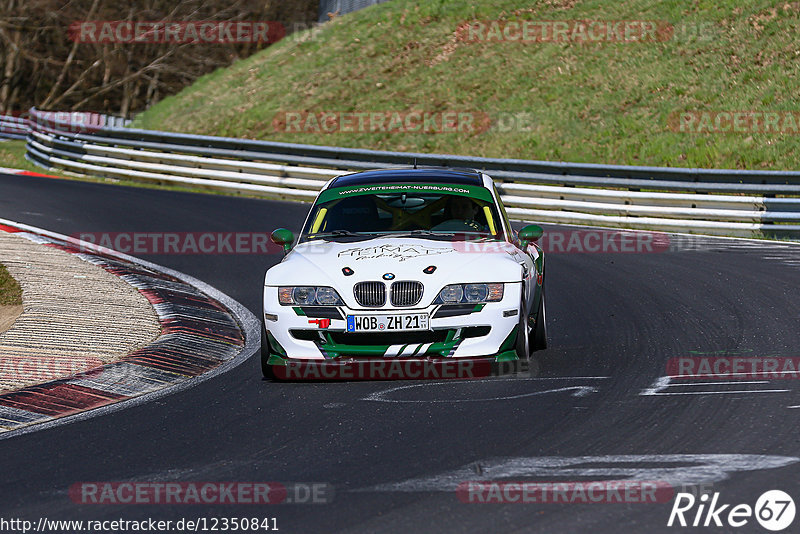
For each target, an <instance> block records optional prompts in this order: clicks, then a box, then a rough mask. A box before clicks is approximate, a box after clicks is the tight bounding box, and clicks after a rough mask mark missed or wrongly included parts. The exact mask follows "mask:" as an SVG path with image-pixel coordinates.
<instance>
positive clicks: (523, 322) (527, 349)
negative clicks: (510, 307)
mask: <svg viewBox="0 0 800 534" xmlns="http://www.w3.org/2000/svg"><path fill="white" fill-rule="evenodd" d="M530 339H531V336H530V329H529V328H528V316H527V314H526V313H525V302H524V301H523V302H520V304H519V323H517V342H516V344H515V346H514V349H515V350H516V353H517V358H519V359H520V360H526V359H528V358H529V357H530V355H531V344H530Z"/></svg>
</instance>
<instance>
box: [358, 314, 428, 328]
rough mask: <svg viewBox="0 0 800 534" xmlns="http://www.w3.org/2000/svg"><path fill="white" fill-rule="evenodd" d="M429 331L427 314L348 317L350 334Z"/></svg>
mask: <svg viewBox="0 0 800 534" xmlns="http://www.w3.org/2000/svg"><path fill="white" fill-rule="evenodd" d="M428 329H429V328H428V314H427V313H407V314H404V315H348V316H347V331H348V332H403V331H406V332H407V331H410V330H428Z"/></svg>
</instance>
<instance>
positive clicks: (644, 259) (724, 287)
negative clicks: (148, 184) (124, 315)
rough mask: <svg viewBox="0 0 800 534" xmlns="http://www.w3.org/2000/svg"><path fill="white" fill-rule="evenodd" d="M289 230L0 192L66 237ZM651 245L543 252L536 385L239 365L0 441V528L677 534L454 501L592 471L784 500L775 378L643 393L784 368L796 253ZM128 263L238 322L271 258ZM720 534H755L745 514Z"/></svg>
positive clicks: (796, 463) (88, 186)
mask: <svg viewBox="0 0 800 534" xmlns="http://www.w3.org/2000/svg"><path fill="white" fill-rule="evenodd" d="M305 213H306V206H305V205H302V204H296V203H285V202H276V201H265V200H255V199H242V198H233V197H223V196H213V195H199V194H188V193H178V192H171V191H157V190H152V189H145V188H128V187H119V186H111V185H101V184H92V183H84V182H71V181H66V180H55V179H46V178H36V177H28V176H10V175H0V217H4V218H7V219H11V220H16V221H19V222H23V223H28V224H32V225H36V226H40V227H42V228H46V229H48V230H52V231H56V232H60V233H64V234H69V235H72V234H78V233H81V232H162V231H163V232H205V231H215V232H216V231H230V232H269V231H271V230H272V229H274V228H275V227H278V226H286V227H288V228H290V229H294V230H297V229H298V228H299V226H300V224H301V223H302V220H303V218H304V216H305ZM545 230H546V232H551V233H552V232H564V231H573V230H575V229H569V228H564V227H556V226H547V227H546V228H545ZM671 243H672V245H671V246H670V247H666V248H664V249H663V250H660V251H659V252H656V253H551V254H549V255H548V257H547V299H548V300H547V314H548V326H549V343H550V348H549V349H548V350H547V351H544V352H543V353H541V374H540V375H539V376H538V377H507V378H503V379H487V380H475V381H457V382H448V383H445V384H439V383H429V382H385V381H384V382H350V383H271V382H267V381H263V380H262V379H261V371H260V363H259V360H258V358H257V357H253V358H251V359H250V360H249V361H248V362H246V363H245V364H243V365H241V366H239V367H237V368H235V369H234V370H232V371H230V372H228V373H226V374H223V375H221V376H218V377H216V378H214V379H211V380H208V381H205V382H203V383H201V384H199V385H197V386H196V387H193V388H189V389H188V390H185V391H182V392H179V393H176V394H173V395H168V396H166V397H163V398H161V399H158V400H157V401H155V402H152V403H148V404H145V405H141V406H136V407H134V408H130V409H126V410H121V411H117V412H114V413H112V414H110V415H105V416H100V417H94V418H90V419H87V420H84V421H79V422H76V423H73V424H67V425H63V426H58V427H55V428H52V429H48V430H44V431H40V432H32V433H29V434H26V435H22V436H18V437H13V438H11V439H3V440H0V472H2V477H0V497H2V505H0V513H2V516H3V517H6V518H8V517H16V518H25V519H30V520H33V521H36V520H37V519H38V518H40V517H47V518H49V519H84V520H87V519H91V520H95V519H119V518H122V519H142V518H148V517H151V518H154V519H160V520H168V519H170V520H176V519H180V518H195V519H196V518H198V517H206V518H213V517H217V518H222V517H260V518H263V517H274V518H276V520H277V526H278V527H279V529H280V531H282V532H286V533H294V532H336V531H347V532H365V533H366V532H480V533H486V532H543V533H544V532H579V531H580V532H584V531H592V532H608V533H616V532H620V531H625V532H645V531H648V532H649V531H663V532H668V531H675V530H676V529H677V530H680V529H679V528H677V527H672V528H668V527H667V520H668V518H669V515H670V510H671V507H672V504H671V503H669V502H664V503H635V504H631V503H589V504H584V503H577V504H576V503H571V504H564V503H560V504H552V503H547V504H542V503H536V504H530V503H527V504H522V503H514V504H494V503H492V504H475V505H471V504H467V503H464V502H462V501H461V500H459V498H458V496H457V494H456V491H455V485H454V483H453V481H454V480H455V481H456V484H457V482H458V481H461V480H465V479H466V480H470V479H471V480H490V479H491V480H498V479H504V480H513V481H525V480H542V481H554V480H604V479H609V478H615V477H616V475H614V473H615V471H610V470H609V469H619V470H621V471H624V472H625V474H624V476H621V478H626V477H630V478H634V479H639V480H666V481H668V482H670V483H671V484H672V485H673V486H678V485H679V484H680V483H682V482H684V483H689V484H700V485H703V486H704V487H705V489H707V490H710V491H712V492H719V493H720V496H719V500H720V502H721V503H730V504H739V503H746V504H749V505H750V506H753V505H755V503H756V500H757V498H758V497H759V496H760V495H761V494H762V493H763V492H764V491H766V490H771V489H780V490H783V491H785V492H787V493H789V494H790V495H793V496H794V497H795V499H797V498H798V497H800V439H798V432H797V428H798V422H800V421H799V418H800V387H798V382H797V380H795V379H773V380H753V379H748V380H738V381H732V380H707V379H706V380H702V379H701V380H692V379H684V382H679V383H677V384H676V383H675V381H674V380H673V381H672V382H669V381H665V380H664V379H663V378H661V377H664V376H665V375H666V374H667V365H668V362H669V360H670V359H671V358H677V357H698V356H704V355H712V356H723V355H728V356H749V357H762V356H800V351H798V347H800V309H799V308H798V302H800V299H798V296H800V291H799V290H798V281H800V247H791V246H789V245H782V244H775V243H768V242H764V243H753V242H740V241H734V240H717V239H702V238H701V239H696V240H688V239H687V240H682V239H680V238H673V240H672V241H671ZM142 257H143V258H145V259H147V260H149V261H153V262H156V263H159V264H162V265H165V266H168V267H171V268H173V269H177V270H179V271H182V272H184V273H187V274H189V275H192V276H195V277H197V278H199V279H201V280H203V281H205V282H207V283H209V284H211V285H213V286H215V287H216V288H218V289H219V290H221V291H223V292H225V293H227V294H228V295H230V296H231V297H233V298H234V299H236V300H238V301H239V302H241V303H242V304H244V305H245V306H246V307H247V308H249V309H250V310H251V311H252V312H253V313H254V314H256V315H260V313H261V309H260V296H261V285H262V281H263V275H264V271H265V270H266V269H267V268H268V267H269V266H270V265H272V264H274V263H275V262H277V261H279V260H280V255H277V254H275V255H266V256H265V255H253V254H250V255H230V254H222V255H202V254H195V255H174V254H172V255H144V256H142ZM731 382H735V383H731ZM398 388H399V389H398ZM412 401H413V402H412ZM683 455H688V456H683ZM759 455H768V457H766V458H765V457H763V456H759ZM578 457H581V458H578ZM470 473H472V475H471V478H470V475H469V474H470ZM610 474H611V475H614V476H610ZM465 477H466V478H465ZM617 478H619V477H617ZM89 481H94V482H98V481H109V482H133V481H135V482H175V481H217V482H221V481H248V482H263V481H279V482H283V483H314V482H317V483H325V484H328V485H330V486H332V487H333V491H334V493H333V496H332V497H333V498H332V502H331V503H329V504H281V505H271V506H255V505H246V504H241V505H217V506H213V507H210V506H202V505H171V506H165V505H97V504H76V503H75V502H73V501H72V500H71V499H70V497H69V495H68V489H69V488H70V486H72V485H73V484H75V483H80V482H89ZM687 517H688V518H693V517H694V511H693V512H692V514H691V515H687ZM723 517H724V516H723ZM798 524H800V519H796V520H795V525H794V528H797V525H798ZM689 530H700V529H689ZM702 530H704V531H705V530H708V529H702ZM718 530H719V531H722V529H718ZM730 530H731V529H730V527H727V526H726V527H725V531H730ZM790 530H791V529H790ZM795 531H796V530H795ZM737 532H765V530H763V529H762V528H761V527H760V526H759V525H758V523H756V521H755V520H754V519H753V518H751V519H750V521H749V523H748V524H747V525H746V526H745V527H743V528H740V529H737Z"/></svg>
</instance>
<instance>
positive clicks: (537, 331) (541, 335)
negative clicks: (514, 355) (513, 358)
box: [532, 288, 547, 351]
mask: <svg viewBox="0 0 800 534" xmlns="http://www.w3.org/2000/svg"><path fill="white" fill-rule="evenodd" d="M532 346H533V350H534V351H536V350H544V349H546V348H547V318H546V316H545V306H544V288H542V298H540V299H539V312H538V313H537V314H536V325H535V326H534V327H533V343H532Z"/></svg>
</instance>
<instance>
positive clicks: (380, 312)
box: [261, 168, 547, 378]
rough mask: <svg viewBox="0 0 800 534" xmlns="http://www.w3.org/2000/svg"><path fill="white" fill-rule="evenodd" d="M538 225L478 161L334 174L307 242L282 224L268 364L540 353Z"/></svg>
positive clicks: (280, 372) (279, 374) (267, 315)
mask: <svg viewBox="0 0 800 534" xmlns="http://www.w3.org/2000/svg"><path fill="white" fill-rule="evenodd" d="M541 235H542V229H541V227H539V226H536V225H529V226H526V227H525V228H523V229H522V230H521V231H520V232H519V234H517V233H515V232H514V231H513V230H512V228H511V225H510V224H509V221H508V217H507V215H506V212H505V208H504V207H503V204H502V202H501V201H500V197H499V195H498V193H497V190H496V188H495V187H494V184H493V182H492V179H491V178H490V177H489V176H487V175H486V174H483V173H480V172H478V171H472V170H453V169H440V168H414V169H388V170H375V171H365V172H359V173H355V174H348V175H343V176H339V177H337V178H334V179H333V180H331V181H330V182H328V183H327V184H326V185H325V187H324V188H323V189H322V191H321V192H320V193H319V196H318V197H317V199H316V201H315V202H314V205H313V206H312V208H311V210H310V212H309V214H308V217H307V219H306V221H305V224H304V226H303V230H302V232H301V234H300V236H299V239H297V243H296V244H295V237H294V235H293V234H292V232H290V231H288V230H285V229H278V230H275V231H274V232H273V233H272V241H273V242H274V243H277V244H279V245H281V246H283V247H284V250H285V251H286V256H285V257H284V259H283V261H281V263H279V264H278V265H275V266H274V267H272V268H271V269H269V270H268V271H267V273H266V277H265V280H264V299H263V303H264V316H263V319H264V324H263V329H262V343H261V358H262V369H263V371H264V376H265V377H271V378H290V377H291V376H290V375H291V373H287V372H286V370H287V366H288V367H291V366H292V365H293V364H303V365H306V366H308V365H311V366H313V365H321V366H324V367H325V368H326V369H329V368H334V369H336V368H340V367H341V366H347V365H354V364H360V363H363V362H368V361H373V362H375V361H380V362H386V361H387V360H388V359H391V360H392V361H397V360H402V361H404V362H411V361H414V362H430V361H446V362H450V361H474V360H476V359H477V360H481V361H490V362H504V361H510V360H523V359H527V358H529V357H530V354H531V353H532V352H533V351H535V350H537V349H542V348H545V347H546V345H547V334H546V327H545V303H544V257H543V255H542V251H541V249H540V248H539V246H538V245H537V244H536V241H537V240H538V239H539V237H541ZM373 369H374V367H373ZM315 376H319V377H323V378H326V377H327V378H336V377H341V376H345V377H346V376H348V375H346V374H342V375H337V376H334V375H315ZM376 377H378V376H376ZM354 378H364V376H355V377H354ZM397 378H407V377H403V376H398V377H397Z"/></svg>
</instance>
